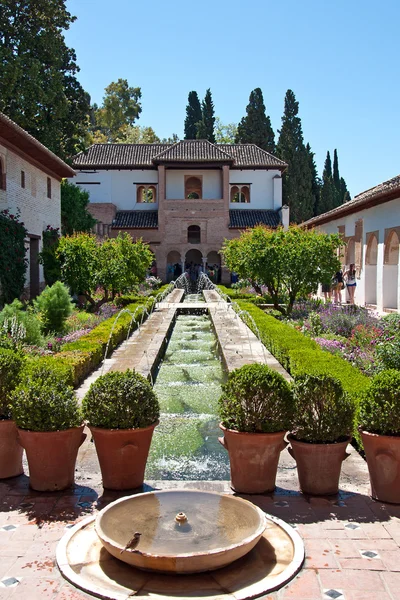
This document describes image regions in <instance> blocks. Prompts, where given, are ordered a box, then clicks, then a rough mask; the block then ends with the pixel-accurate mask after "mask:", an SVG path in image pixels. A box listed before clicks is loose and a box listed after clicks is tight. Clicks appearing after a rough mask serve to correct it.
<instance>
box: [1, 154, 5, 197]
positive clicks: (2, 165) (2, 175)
mask: <svg viewBox="0 0 400 600" xmlns="http://www.w3.org/2000/svg"><path fill="white" fill-rule="evenodd" d="M5 189H6V172H5V169H4V164H3V160H2V159H1V158H0V190H5Z"/></svg>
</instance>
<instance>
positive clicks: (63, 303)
mask: <svg viewBox="0 0 400 600" xmlns="http://www.w3.org/2000/svg"><path fill="white" fill-rule="evenodd" d="M34 305H35V309H36V310H37V311H38V312H39V314H40V317H41V320H42V326H43V330H44V331H45V333H48V332H49V331H54V332H57V333H58V332H61V331H62V330H63V329H64V327H65V322H66V320H67V318H68V317H69V316H70V315H71V314H72V309H73V304H72V300H71V297H70V295H69V291H68V288H67V287H66V286H65V285H64V284H63V283H61V281H56V283H55V284H54V285H52V286H51V287H46V288H45V289H44V290H43V292H42V293H41V294H40V296H39V297H38V298H37V299H36V300H35V301H34Z"/></svg>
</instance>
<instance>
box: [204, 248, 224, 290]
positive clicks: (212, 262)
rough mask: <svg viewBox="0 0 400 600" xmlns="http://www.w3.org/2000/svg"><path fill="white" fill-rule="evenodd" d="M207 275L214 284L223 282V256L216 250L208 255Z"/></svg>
mask: <svg viewBox="0 0 400 600" xmlns="http://www.w3.org/2000/svg"><path fill="white" fill-rule="evenodd" d="M207 275H208V276H209V278H210V279H211V281H213V282H214V283H220V282H221V256H220V255H219V254H218V252H216V251H215V250H212V251H211V252H209V253H208V254H207Z"/></svg>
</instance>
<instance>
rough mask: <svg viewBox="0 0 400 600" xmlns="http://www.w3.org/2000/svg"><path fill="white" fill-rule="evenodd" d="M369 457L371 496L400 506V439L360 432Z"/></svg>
mask: <svg viewBox="0 0 400 600" xmlns="http://www.w3.org/2000/svg"><path fill="white" fill-rule="evenodd" d="M360 433H361V439H362V443H363V446H364V450H365V455H366V457H367V465H368V471H369V479H370V482H371V496H372V497H373V498H375V500H379V501H380V502H391V503H393V504H400V437H397V436H393V435H378V434H376V433H369V432H368V431H360Z"/></svg>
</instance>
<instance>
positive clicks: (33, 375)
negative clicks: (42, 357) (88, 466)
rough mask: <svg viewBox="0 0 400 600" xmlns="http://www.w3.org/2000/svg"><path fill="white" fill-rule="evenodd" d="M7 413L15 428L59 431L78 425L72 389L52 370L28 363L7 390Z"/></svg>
mask: <svg viewBox="0 0 400 600" xmlns="http://www.w3.org/2000/svg"><path fill="white" fill-rule="evenodd" d="M10 405H11V412H12V416H13V418H14V420H15V422H16V424H17V426H18V427H20V428H21V429H29V430H30V431H59V430H64V429H69V428H70V427H78V426H79V425H81V424H82V413H81V410H80V407H79V405H78V401H77V399H76V396H75V393H74V390H73V388H72V387H71V386H69V385H66V383H65V378H64V377H63V375H61V374H60V372H58V371H57V370H56V369H53V368H50V367H49V366H47V365H43V364H40V363H39V364H31V365H30V367H29V368H27V369H26V371H25V373H24V375H23V377H22V379H21V382H20V383H19V385H18V386H17V387H16V388H15V390H14V391H13V392H12V393H11V400H10Z"/></svg>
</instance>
